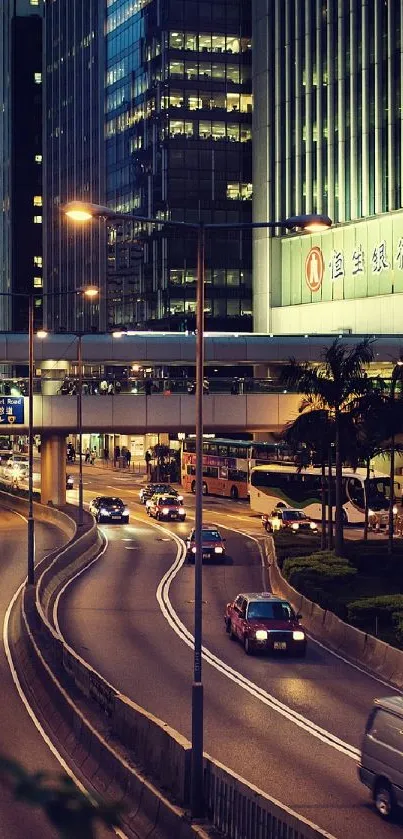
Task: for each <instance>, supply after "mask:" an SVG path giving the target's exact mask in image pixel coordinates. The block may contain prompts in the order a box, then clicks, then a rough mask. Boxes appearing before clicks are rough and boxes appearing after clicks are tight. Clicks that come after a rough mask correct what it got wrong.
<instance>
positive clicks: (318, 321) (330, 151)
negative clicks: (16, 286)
mask: <svg viewBox="0 0 403 839" xmlns="http://www.w3.org/2000/svg"><path fill="white" fill-rule="evenodd" d="M402 32H403V11H402V6H401V4H400V3H394V2H384V0H287V2H282V0H254V3H253V37H254V40H253V47H254V51H253V56H254V71H253V82H254V105H255V107H254V126H253V132H254V152H253V154H254V217H255V219H256V220H258V219H263V218H265V217H266V218H269V219H271V220H274V219H284V218H286V217H288V216H291V215H294V214H298V213H310V212H319V213H327V214H328V215H329V216H330V217H331V218H332V219H333V221H334V223H335V224H336V225H337V227H335V228H334V229H332V230H331V231H329V232H327V233H325V234H323V235H322V236H305V235H304V236H294V235H289V234H288V235H287V236H285V237H284V232H283V233H281V232H279V233H278V235H276V236H271V235H268V234H267V232H266V231H259V232H256V235H255V239H254V314H255V329H256V330H257V331H259V332H260V331H268V332H303V333H304V332H307V331H309V332H312V331H316V332H324V331H327V332H330V331H353V332H358V331H361V332H379V331H391V332H394V331H401V322H402V315H403V236H402V232H401V231H402V229H403V226H402V225H403V213H402V212H401V208H402V207H403V177H402V174H403V169H402V167H403V156H402V137H403V135H402V112H403V87H402V74H401V66H402V60H403V42H402ZM374 303H375V304H376V305H374ZM309 304H312V305H309Z"/></svg>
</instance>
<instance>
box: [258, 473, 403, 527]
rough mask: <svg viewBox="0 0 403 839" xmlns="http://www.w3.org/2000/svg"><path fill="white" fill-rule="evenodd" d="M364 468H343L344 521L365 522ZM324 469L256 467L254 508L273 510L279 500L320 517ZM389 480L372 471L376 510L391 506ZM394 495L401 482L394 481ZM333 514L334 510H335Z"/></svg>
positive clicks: (371, 494) (370, 491) (371, 502)
mask: <svg viewBox="0 0 403 839" xmlns="http://www.w3.org/2000/svg"><path fill="white" fill-rule="evenodd" d="M365 475H366V470H365V469H357V470H356V471H354V470H353V469H343V510H344V515H343V517H344V521H345V522H352V523H363V522H364V511H365ZM321 480H322V478H321V470H320V469H317V468H308V469H303V470H301V471H300V472H298V470H297V467H296V466H280V465H277V464H273V465H269V464H268V465H267V466H255V468H254V469H252V471H251V475H250V481H249V499H250V506H251V509H252V510H255V511H256V512H257V513H266V514H267V513H270V512H271V511H272V509H273V507H275V506H276V504H278V503H279V502H283V504H284V506H286V507H291V508H297V509H299V510H303V511H304V513H306V514H307V515H308V516H311V517H312V518H313V519H320V518H321V515H322V506H321ZM335 495H336V487H335V476H334V470H333V477H332V503H333V506H334V504H335ZM389 495H390V479H389V478H388V477H387V476H386V475H383V474H382V473H380V472H376V473H374V472H371V477H370V480H369V487H368V506H369V508H370V509H371V510H372V511H373V512H386V511H387V510H388V508H389ZM395 495H400V485H399V484H395ZM333 515H334V513H333Z"/></svg>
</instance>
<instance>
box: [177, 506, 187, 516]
mask: <svg viewBox="0 0 403 839" xmlns="http://www.w3.org/2000/svg"><path fill="white" fill-rule="evenodd" d="M185 513H186V510H184V509H183V507H181V509H180V510H179V515H180V516H184V515H185Z"/></svg>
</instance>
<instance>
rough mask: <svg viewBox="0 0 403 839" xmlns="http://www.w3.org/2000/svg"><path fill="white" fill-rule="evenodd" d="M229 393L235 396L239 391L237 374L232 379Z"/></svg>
mask: <svg viewBox="0 0 403 839" xmlns="http://www.w3.org/2000/svg"><path fill="white" fill-rule="evenodd" d="M231 393H232V394H233V395H234V396H235V394H237V393H239V382H238V377H237V376H235V377H234V379H233V380H232V385H231Z"/></svg>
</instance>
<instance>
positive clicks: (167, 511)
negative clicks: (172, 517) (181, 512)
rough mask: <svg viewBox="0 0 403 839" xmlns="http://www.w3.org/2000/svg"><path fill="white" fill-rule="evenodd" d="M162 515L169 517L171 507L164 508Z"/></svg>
mask: <svg viewBox="0 0 403 839" xmlns="http://www.w3.org/2000/svg"><path fill="white" fill-rule="evenodd" d="M161 513H162V515H163V516H167V515H168V514H169V507H163V508H162V510H161Z"/></svg>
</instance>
